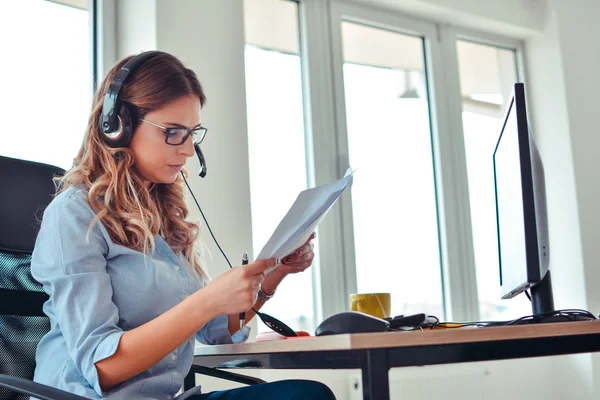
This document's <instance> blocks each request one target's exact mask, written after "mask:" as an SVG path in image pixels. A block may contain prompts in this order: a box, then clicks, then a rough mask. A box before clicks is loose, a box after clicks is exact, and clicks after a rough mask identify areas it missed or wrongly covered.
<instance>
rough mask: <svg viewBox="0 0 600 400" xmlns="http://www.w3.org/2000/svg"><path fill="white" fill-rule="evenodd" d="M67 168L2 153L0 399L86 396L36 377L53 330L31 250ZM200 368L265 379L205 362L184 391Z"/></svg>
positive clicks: (251, 381) (237, 377)
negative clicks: (40, 352) (57, 179)
mask: <svg viewBox="0 0 600 400" xmlns="http://www.w3.org/2000/svg"><path fill="white" fill-rule="evenodd" d="M63 173H64V170H62V169H60V168H57V167H54V166H51V165H46V164H41V163H36V162H31V161H24V160H17V159H14V158H8V157H3V156H0V189H1V190H2V194H0V221H1V222H0V400H21V399H28V398H29V396H33V397H36V398H38V399H43V400H54V399H56V400H58V399H60V400H85V398H84V397H81V396H77V395H74V394H72V393H68V392H65V391H62V390H58V389H56V388H53V387H50V386H46V385H42V384H39V383H37V382H32V379H33V372H34V370H35V351H36V348H37V344H38V342H39V341H40V339H41V338H42V336H44V335H45V334H46V333H47V332H48V331H49V330H50V321H49V319H48V317H47V316H46V315H45V314H44V312H43V310H42V307H43V304H44V302H45V301H46V300H48V295H46V293H44V291H43V289H42V285H41V284H40V283H38V282H37V281H36V280H35V279H33V277H32V276H31V271H30V264H31V253H32V252H33V247H34V244H35V238H36V236H37V233H38V230H39V227H40V222H41V219H42V215H43V212H44V209H45V208H46V206H47V205H48V204H49V203H50V201H51V200H52V198H53V195H54V192H55V188H54V183H53V181H52V178H53V177H54V176H57V175H62V174H63ZM195 373H200V374H205V375H210V376H215V377H219V378H223V379H228V380H232V381H235V382H239V383H244V384H256V383H263V382H264V381H262V380H260V379H257V378H252V377H247V376H244V375H239V374H234V373H231V372H227V371H221V370H217V369H212V368H205V367H192V370H191V371H190V373H189V374H188V376H187V377H186V378H185V385H184V388H185V390H187V389H190V388H192V387H193V386H195V376H194V374H195Z"/></svg>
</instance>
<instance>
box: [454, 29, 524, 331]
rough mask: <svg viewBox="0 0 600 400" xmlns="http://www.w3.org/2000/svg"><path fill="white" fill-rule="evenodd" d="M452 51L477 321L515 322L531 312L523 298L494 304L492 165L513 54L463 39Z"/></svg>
mask: <svg viewBox="0 0 600 400" xmlns="http://www.w3.org/2000/svg"><path fill="white" fill-rule="evenodd" d="M456 49H457V52H458V64H459V73H460V85H461V95H462V105H463V113H462V122H463V131H464V140H465V155H466V162H467V175H468V181H469V200H470V206H471V226H472V231H473V247H474V251H475V266H476V275H477V292H478V297H479V315H480V319H482V320H503V319H511V318H518V317H520V316H523V315H528V314H530V313H531V303H530V302H529V301H528V299H527V298H526V297H525V295H520V296H517V297H515V298H513V299H510V300H501V299H500V281H499V275H498V270H499V266H498V241H497V232H496V211H495V192H494V170H493V164H492V155H493V153H494V149H495V147H496V143H497V142H498V137H499V135H500V130H501V129H502V122H503V119H504V110H505V109H506V102H507V100H508V99H509V98H510V92H511V89H512V86H513V84H514V83H515V82H517V81H518V78H517V62H516V54H515V50H513V49H504V48H499V47H495V46H490V45H484V44H478V43H473V42H469V41H464V40H458V41H457V43H456Z"/></svg>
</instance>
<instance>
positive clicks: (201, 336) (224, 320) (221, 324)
mask: <svg viewBox="0 0 600 400" xmlns="http://www.w3.org/2000/svg"><path fill="white" fill-rule="evenodd" d="M228 326H229V317H228V316H227V315H219V316H218V317H216V318H213V319H212V320H210V321H209V322H208V323H207V324H206V325H204V326H203V327H202V329H200V331H198V333H197V334H196V340H197V341H199V342H200V343H203V344H232V343H244V342H245V341H246V340H248V336H250V327H249V326H248V325H246V326H244V327H243V328H242V329H240V330H239V331H237V332H236V333H234V334H233V335H231V334H230V333H229V327H228Z"/></svg>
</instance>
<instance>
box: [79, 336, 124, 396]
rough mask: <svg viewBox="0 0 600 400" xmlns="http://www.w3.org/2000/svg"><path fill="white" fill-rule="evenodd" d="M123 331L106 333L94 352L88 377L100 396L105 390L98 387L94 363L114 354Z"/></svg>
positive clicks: (98, 380) (98, 382) (98, 381)
mask: <svg viewBox="0 0 600 400" xmlns="http://www.w3.org/2000/svg"><path fill="white" fill-rule="evenodd" d="M123 333H125V332H123V331H118V332H113V333H111V334H110V335H108V336H107V337H106V338H104V339H103V340H102V342H100V344H99V345H98V347H97V348H96V351H95V353H94V357H93V359H92V365H91V368H90V370H89V375H88V379H89V382H90V384H91V385H92V387H93V388H94V390H95V391H96V393H98V395H100V396H103V395H104V394H105V392H103V391H102V388H100V379H99V376H98V370H97V369H96V363H97V362H98V361H101V360H104V359H105V358H108V357H110V356H112V355H113V354H115V352H116V351H117V347H119V341H120V340H121V336H123Z"/></svg>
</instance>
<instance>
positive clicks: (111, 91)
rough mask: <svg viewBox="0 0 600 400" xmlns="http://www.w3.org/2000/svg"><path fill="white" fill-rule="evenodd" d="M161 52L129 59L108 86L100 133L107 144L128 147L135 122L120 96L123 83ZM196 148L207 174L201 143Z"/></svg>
mask: <svg viewBox="0 0 600 400" xmlns="http://www.w3.org/2000/svg"><path fill="white" fill-rule="evenodd" d="M160 54H167V53H164V52H162V51H146V52H143V53H140V54H138V55H137V56H135V57H133V58H132V59H131V60H129V61H127V62H126V63H125V65H123V66H122V67H121V69H119V71H117V73H116V74H115V77H114V79H113V81H112V82H111V84H110V86H109V87H108V91H107V92H106V95H105V96H104V103H103V104H102V115H101V116H100V125H99V128H100V134H101V136H102V138H103V139H104V141H105V142H106V144H108V145H109V146H110V147H113V148H116V147H127V146H129V142H130V141H131V136H132V135H133V122H134V121H132V117H131V112H130V111H129V109H128V108H127V104H126V103H124V102H123V101H121V99H120V98H119V96H120V94H121V90H122V89H123V84H124V83H125V81H126V80H127V78H128V77H129V76H130V75H131V74H133V73H134V72H135V71H136V70H137V69H138V68H139V66H140V65H142V64H143V63H145V62H146V61H148V60H149V59H151V58H154V57H156V56H158V55H160ZM194 150H195V151H196V155H197V156H198V161H199V162H200V174H199V175H200V176H201V177H202V178H204V177H205V176H206V159H205V158H204V154H203V153H202V150H200V145H198V144H197V143H196V144H194Z"/></svg>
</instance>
